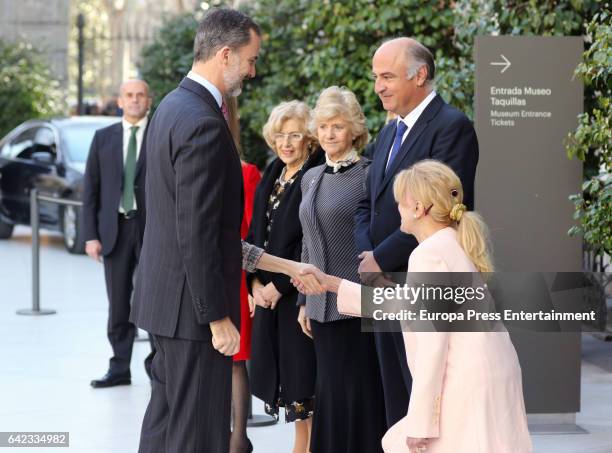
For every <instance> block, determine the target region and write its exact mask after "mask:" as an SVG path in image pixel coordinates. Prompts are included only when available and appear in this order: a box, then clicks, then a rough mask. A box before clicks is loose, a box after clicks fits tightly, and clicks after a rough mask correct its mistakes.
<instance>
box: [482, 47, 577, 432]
mask: <svg viewBox="0 0 612 453" xmlns="http://www.w3.org/2000/svg"><path fill="white" fill-rule="evenodd" d="M583 46H584V44H583V39H582V38H581V37H535V36H534V37H523V36H481V37H477V38H476V48H475V60H476V75H475V78H476V90H475V92H476V105H475V123H476V132H477V134H478V141H479V145H480V161H479V164H478V169H477V175H476V209H477V210H478V211H479V212H480V213H482V215H483V216H484V218H485V220H486V222H487V223H488V225H489V227H490V229H491V237H492V241H493V248H494V256H495V262H496V265H497V268H498V271H500V272H519V271H520V272H559V271H568V272H580V271H582V242H581V240H580V239H579V238H571V237H569V236H568V234H567V231H568V230H569V228H570V227H571V226H572V224H573V218H572V215H573V210H574V208H573V205H572V203H571V202H570V201H569V200H568V197H569V195H571V194H573V193H576V192H578V191H579V190H580V187H581V183H582V166H581V164H580V163H579V162H577V161H572V160H569V159H568V158H567V155H566V152H565V147H564V140H565V138H566V137H567V134H568V133H569V132H571V131H572V130H574V129H575V128H576V126H577V118H576V117H577V115H578V114H580V113H581V112H582V108H583V86H582V83H581V82H580V81H579V80H576V79H574V77H573V73H574V70H575V68H576V66H577V65H578V64H579V63H580V61H581V56H582V52H583ZM528 286H529V285H526V286H525V288H527V287H528ZM524 291H527V289H524ZM517 294H519V297H520V290H517ZM509 330H510V333H511V335H512V340H513V342H514V345H515V347H516V349H517V352H518V355H519V359H520V362H521V367H522V370H523V387H524V394H525V404H526V407H527V412H528V413H529V414H530V415H529V421H530V424H531V428H532V431H533V432H541V433H554V432H560V433H567V432H584V430H582V429H581V428H579V427H577V426H576V424H575V415H576V413H577V412H579V411H580V363H581V358H580V352H581V351H580V350H581V348H580V339H581V336H580V335H581V334H580V333H568V332H557V333H541V332H525V331H512V330H511V329H509Z"/></svg>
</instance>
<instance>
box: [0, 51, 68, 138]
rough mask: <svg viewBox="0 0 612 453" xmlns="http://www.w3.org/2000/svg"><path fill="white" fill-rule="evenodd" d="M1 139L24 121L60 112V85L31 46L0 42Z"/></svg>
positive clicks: (61, 107)
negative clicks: (0, 63)
mask: <svg viewBox="0 0 612 453" xmlns="http://www.w3.org/2000/svg"><path fill="white" fill-rule="evenodd" d="M0 61H1V62H2V65H1V66H0V82H1V83H0V105H2V108H1V109H0V137H2V136H4V135H5V134H6V133H7V132H9V131H10V130H11V129H13V128H14V127H15V126H17V125H18V124H19V123H22V122H23V121H26V120H29V119H32V118H43V117H49V116H52V115H55V114H58V113H60V112H61V111H62V110H63V109H64V106H63V105H62V103H61V96H60V89H59V82H57V81H56V80H54V77H53V75H52V73H51V70H50V69H49V66H48V65H47V63H46V61H45V60H44V58H43V57H42V55H41V54H40V53H38V52H37V51H36V50H34V49H33V48H32V46H31V45H29V44H24V43H9V42H6V41H2V40H0Z"/></svg>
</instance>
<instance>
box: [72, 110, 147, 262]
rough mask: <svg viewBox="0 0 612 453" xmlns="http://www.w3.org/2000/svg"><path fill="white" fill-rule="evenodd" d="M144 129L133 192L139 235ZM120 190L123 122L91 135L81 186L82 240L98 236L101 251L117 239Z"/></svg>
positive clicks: (142, 219) (106, 250)
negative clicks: (82, 187)
mask: <svg viewBox="0 0 612 453" xmlns="http://www.w3.org/2000/svg"><path fill="white" fill-rule="evenodd" d="M145 162H146V131H145V135H144V138H143V140H142V145H141V147H140V153H139V155H138V162H137V164H136V175H135V180H134V192H135V197H136V207H137V211H136V212H137V219H138V223H139V227H140V235H141V236H140V237H141V238H142V235H143V234H144V229H145V217H146V214H145V206H146V205H145V177H146V175H145V174H146V169H145V167H146V166H145ZM122 190H123V125H122V123H121V122H119V123H116V124H113V125H111V126H108V127H105V128H103V129H99V130H97V131H96V133H95V134H94V138H93V141H92V142H91V148H90V150H89V156H88V157H87V166H86V169H85V181H84V189H83V228H84V230H83V231H84V233H85V240H86V241H89V240H93V239H98V240H99V241H100V242H101V243H102V254H103V255H105V256H106V255H108V254H110V253H111V252H112V251H113V248H114V247H115V242H116V241H117V231H118V222H119V205H120V203H121V193H122Z"/></svg>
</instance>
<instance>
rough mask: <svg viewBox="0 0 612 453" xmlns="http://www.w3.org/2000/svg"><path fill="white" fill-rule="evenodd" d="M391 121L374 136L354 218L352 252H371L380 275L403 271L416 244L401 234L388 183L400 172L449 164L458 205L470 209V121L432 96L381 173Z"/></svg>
mask: <svg viewBox="0 0 612 453" xmlns="http://www.w3.org/2000/svg"><path fill="white" fill-rule="evenodd" d="M396 127H397V121H391V122H389V124H387V125H386V126H385V127H384V128H383V129H382V131H380V133H379V134H378V137H377V138H376V149H375V151H374V153H373V162H372V165H371V167H370V172H369V175H368V179H367V186H368V187H367V193H366V197H365V198H364V199H363V200H362V202H361V203H360V205H359V207H358V209H357V213H356V215H355V240H356V243H357V250H358V252H360V253H361V252H363V251H366V250H373V251H374V258H375V259H376V262H377V263H378V265H379V266H380V267H381V269H382V270H383V271H384V272H400V271H405V270H406V269H407V267H408V258H409V257H410V253H412V250H414V249H415V247H416V246H417V241H416V239H415V238H414V236H412V235H409V234H405V233H402V232H401V231H400V229H399V227H400V223H401V220H400V215H399V212H398V210H397V203H396V202H395V199H394V197H393V179H394V178H395V176H396V175H397V174H398V173H399V172H400V171H402V170H404V169H406V168H408V167H410V166H411V165H412V164H414V163H416V162H418V161H420V160H423V159H436V160H439V161H441V162H444V163H445V164H447V165H449V166H450V167H451V168H452V169H453V170H454V171H455V172H456V173H457V175H458V176H459V178H460V179H461V183H462V185H463V191H464V201H463V202H464V204H465V205H466V206H467V207H468V209H470V210H471V209H473V208H474V178H475V177H476V164H477V163H478V140H477V138H476V132H475V131H474V126H473V125H472V122H471V121H470V120H469V119H468V118H467V116H465V114H463V113H462V112H460V111H459V110H457V109H455V108H454V107H451V106H450V105H448V104H447V103H446V102H444V101H443V100H442V98H441V97H440V96H439V95H436V96H435V97H434V98H433V100H432V101H431V102H430V103H429V105H428V106H427V107H426V108H425V110H424V111H423V113H422V114H421V116H420V117H419V119H418V120H417V122H416V123H415V125H414V127H413V128H412V129H411V130H410V132H408V137H406V140H404V143H403V144H402V146H401V148H400V151H399V153H398V155H397V156H396V157H395V158H394V160H393V162H392V163H391V166H390V167H389V170H388V171H387V172H386V173H385V166H386V164H387V157H388V155H389V150H390V149H391V145H392V144H393V139H394V138H395V130H396Z"/></svg>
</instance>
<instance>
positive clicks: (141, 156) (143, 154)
mask: <svg viewBox="0 0 612 453" xmlns="http://www.w3.org/2000/svg"><path fill="white" fill-rule="evenodd" d="M149 124H150V122H149V123H147V128H146V129H145V131H144V134H143V136H142V143H141V145H140V152H139V153H138V161H137V162H136V175H135V176H134V180H136V179H138V176H139V175H140V171H141V170H142V168H143V167H144V165H145V164H146V162H147V131H148V130H149Z"/></svg>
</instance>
